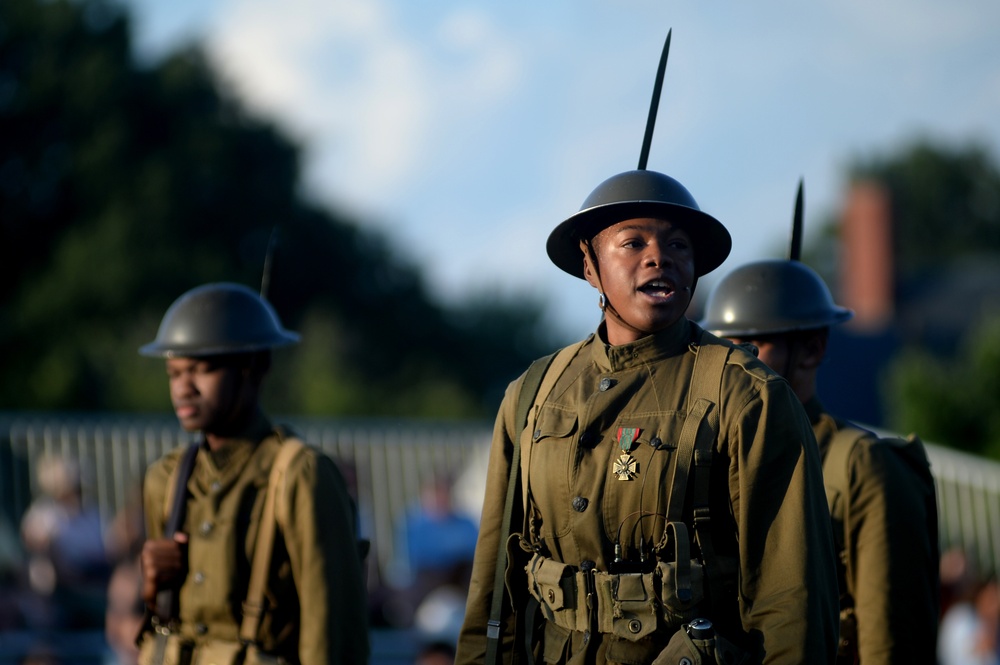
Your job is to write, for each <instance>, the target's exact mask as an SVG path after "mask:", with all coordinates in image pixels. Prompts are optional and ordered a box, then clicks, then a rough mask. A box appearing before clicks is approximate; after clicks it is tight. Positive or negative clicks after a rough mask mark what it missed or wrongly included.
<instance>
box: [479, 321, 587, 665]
mask: <svg viewBox="0 0 1000 665" xmlns="http://www.w3.org/2000/svg"><path fill="white" fill-rule="evenodd" d="M585 342H586V340H584V341H583V342H579V343H577V344H572V345H570V346H567V347H566V348H564V349H561V350H560V351H558V352H557V353H553V354H551V355H548V356H545V357H544V358H539V359H538V360H536V361H535V362H533V363H531V365H530V366H529V367H528V371H527V372H525V375H524V380H523V381H522V382H521V390H520V392H519V393H518V397H517V410H516V412H515V413H516V418H517V419H516V420H515V424H516V426H517V430H516V432H515V435H514V441H513V443H514V451H513V453H512V455H511V460H510V476H509V477H508V479H507V495H506V498H505V500H504V510H503V523H502V525H501V527H500V537H499V539H498V545H497V557H496V566H495V568H494V572H493V598H492V602H491V603H490V618H489V621H488V622H487V624H486V665H495V663H497V662H498V656H499V652H500V626H501V622H500V615H501V613H502V611H503V595H504V594H503V590H504V573H505V572H506V570H507V537H508V536H509V534H510V523H511V520H512V518H513V512H514V501H515V498H516V496H517V488H518V486H519V485H521V484H522V482H519V478H520V476H521V466H522V464H521V457H522V454H523V453H522V450H521V434H522V432H523V430H524V428H526V427H527V426H528V420H529V417H530V416H531V414H530V411H537V408H535V409H532V406H533V405H535V406H537V405H539V404H540V403H541V402H544V401H545V398H546V397H548V394H549V393H550V392H551V391H552V388H553V387H554V386H555V382H556V381H557V380H558V379H559V376H561V375H562V373H563V371H565V369H566V367H567V366H568V365H569V363H570V361H571V360H572V359H573V358H574V356H576V354H577V352H578V351H579V350H580V349H581V348H582V347H583V345H584V343H585ZM550 368H551V371H550ZM543 392H544V394H543ZM533 420H534V419H533V418H532V421H533ZM521 493H522V495H523V496H524V499H523V500H524V501H526V500H527V492H526V488H522V492H521Z"/></svg>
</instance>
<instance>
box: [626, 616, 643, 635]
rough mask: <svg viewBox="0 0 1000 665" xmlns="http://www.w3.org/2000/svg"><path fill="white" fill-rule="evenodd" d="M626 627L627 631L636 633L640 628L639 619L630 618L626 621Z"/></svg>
mask: <svg viewBox="0 0 1000 665" xmlns="http://www.w3.org/2000/svg"><path fill="white" fill-rule="evenodd" d="M628 629H629V632H632V633H638V632H639V631H640V630H642V622H641V621H639V620H638V619H632V620H631V621H629V622H628Z"/></svg>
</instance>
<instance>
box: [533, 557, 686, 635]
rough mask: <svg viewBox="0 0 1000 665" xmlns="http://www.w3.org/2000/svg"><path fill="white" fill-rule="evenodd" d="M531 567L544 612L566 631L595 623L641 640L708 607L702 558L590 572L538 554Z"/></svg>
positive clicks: (611, 632) (536, 595) (610, 631)
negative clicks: (636, 568)
mask: <svg viewBox="0 0 1000 665" xmlns="http://www.w3.org/2000/svg"><path fill="white" fill-rule="evenodd" d="M526 570H527V573H528V591H529V593H531V595H532V596H533V597H534V598H535V599H536V600H537V601H538V603H539V606H540V608H541V611H542V615H543V616H544V617H545V618H546V620H548V621H551V622H552V623H554V624H556V625H557V626H559V627H561V628H565V629H567V630H575V631H586V630H589V629H591V627H592V626H593V628H595V629H596V630H597V631H599V632H601V633H605V634H609V635H615V636H617V637H619V638H622V639H625V640H628V641H630V642H636V641H639V640H641V639H643V638H645V637H648V636H649V635H650V634H652V633H654V632H656V631H658V630H664V631H668V632H669V631H674V630H676V629H677V628H678V627H680V625H681V624H682V623H684V622H685V621H688V620H690V619H692V618H694V617H695V616H697V615H698V612H699V611H700V610H703V609H704V607H703V605H704V600H705V584H704V569H703V567H702V564H701V562H699V561H697V560H686V561H682V562H680V563H677V562H669V563H667V562H659V563H657V565H656V567H655V568H654V569H653V570H652V571H650V572H647V573H621V574H616V573H605V572H589V573H588V572H584V571H581V570H579V569H577V568H575V567H573V566H570V565H568V564H564V563H559V562H558V561H555V560H553V559H549V558H547V557H544V556H542V555H540V554H535V555H534V556H533V557H532V558H531V560H530V561H529V562H528V565H527V567H526ZM588 576H590V577H592V579H591V580H588ZM591 584H592V585H593V587H592V588H593V589H594V593H593V596H592V597H591V599H590V602H589V603H588V602H587V597H588V588H590V585H591ZM591 615H593V616H595V617H596V623H595V624H592V623H591V620H590V616H591Z"/></svg>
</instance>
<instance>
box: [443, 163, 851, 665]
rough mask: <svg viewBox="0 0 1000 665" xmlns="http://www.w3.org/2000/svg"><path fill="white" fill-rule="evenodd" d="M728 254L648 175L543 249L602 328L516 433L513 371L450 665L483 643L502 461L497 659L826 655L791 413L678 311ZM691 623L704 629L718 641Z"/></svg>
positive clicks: (706, 222)
mask: <svg viewBox="0 0 1000 665" xmlns="http://www.w3.org/2000/svg"><path fill="white" fill-rule="evenodd" d="M730 246H731V240H730V236H729V233H728V231H726V229H725V228H724V227H723V226H722V224H720V223H719V222H718V221H717V220H715V219H714V218H712V217H711V216H709V215H707V214H705V213H703V212H701V211H700V210H699V208H698V206H697V204H696V203H695V201H694V199H693V198H692V196H691V195H690V193H689V192H688V191H687V190H686V189H685V188H684V187H683V186H682V185H681V184H680V183H678V182H677V181H676V180H674V179H672V178H670V177H669V176H666V175H663V174H661V173H656V172H653V171H647V170H637V171H630V172H627V173H623V174H619V175H617V176H614V177H612V178H610V179H608V180H607V181H605V182H604V183H602V184H601V185H599V186H598V188H597V189H595V190H594V192H593V193H592V194H591V195H590V197H589V198H588V199H587V200H586V201H585V202H584V205H583V207H582V209H581V211H580V212H578V213H577V214H575V215H573V216H572V217H570V218H569V219H568V220H567V221H565V222H564V223H562V224H561V225H559V226H558V227H557V228H556V229H555V230H554V231H553V233H552V234H551V236H550V237H549V240H548V246H547V249H548V254H549V257H550V258H551V259H552V260H553V262H554V263H555V264H556V265H557V266H558V267H559V268H561V269H562V270H564V271H566V272H568V273H569V274H571V275H573V276H575V277H579V278H585V279H586V280H587V281H588V282H590V283H591V284H592V285H593V286H594V287H595V288H596V289H597V291H598V292H599V302H600V305H601V308H602V309H603V310H604V321H603V322H602V323H601V325H600V326H599V328H598V330H597V332H596V334H594V335H591V336H590V337H589V338H588V339H586V340H585V341H584V342H583V343H582V345H580V346H579V348H578V349H577V350H576V352H575V355H573V356H572V359H571V360H570V361H569V364H568V366H566V367H565V369H564V370H563V371H562V373H561V375H559V376H558V379H557V380H556V381H555V384H554V387H552V389H551V391H550V392H548V394H547V397H545V398H544V399H543V400H542V403H541V404H540V405H538V407H537V408H533V409H532V411H531V413H530V414H529V420H531V421H532V422H533V423H534V425H533V426H532V427H531V428H529V429H528V430H525V432H526V436H524V437H522V430H524V423H523V422H518V417H517V415H516V412H517V410H518V403H519V401H520V399H521V396H520V392H521V388H522V385H523V382H524V381H525V377H524V376H522V377H521V378H520V379H518V380H516V381H514V382H513V383H512V384H511V385H510V386H509V388H508V389H507V393H506V396H505V398H504V401H503V404H502V406H501V408H500V412H499V415H498V417H497V421H496V426H495V429H494V435H493V443H492V452H491V457H490V465H489V472H488V478H487V485H486V501H485V507H484V509H483V515H482V523H481V531H480V539H479V543H478V546H477V550H476V557H475V563H474V569H473V574H472V584H471V591H470V595H469V599H468V604H467V610H466V618H465V623H464V626H463V629H462V633H461V636H460V639H459V644H458V657H457V662H458V663H462V664H464V663H482V662H484V659H485V658H486V655H485V654H486V653H487V650H488V648H491V647H490V646H489V644H490V642H489V636H490V633H491V630H490V628H491V626H490V625H489V623H490V621H489V614H490V607H491V603H492V602H493V596H494V582H493V580H494V573H495V567H496V565H497V552H498V546H499V539H501V538H505V537H506V535H507V534H505V533H503V528H502V523H503V513H504V499H505V496H506V494H507V483H508V474H509V472H510V469H511V465H512V464H515V465H516V464H520V468H521V473H523V474H525V475H526V479H525V481H523V484H522V485H521V486H515V485H512V486H513V487H514V488H515V490H516V491H517V496H518V498H517V499H516V500H514V501H513V518H512V520H511V531H512V532H513V533H514V535H513V536H511V540H510V544H509V545H508V548H509V550H510V551H511V557H510V564H509V567H508V569H507V579H506V586H505V588H503V589H502V591H501V593H503V594H504V598H503V602H504V611H503V613H502V617H501V626H500V630H499V633H500V636H499V639H500V643H501V646H500V650H501V652H502V658H503V661H504V662H511V658H512V655H513V660H514V662H523V661H521V659H520V658H519V654H520V652H521V650H522V647H523V645H524V644H525V642H526V641H527V642H529V643H530V648H531V650H532V651H533V652H534V657H535V659H536V661H539V662H545V663H627V664H629V665H641V664H646V663H654V662H655V663H656V664H657V665H659V664H661V663H684V662H687V663H692V662H706V663H709V662H713V660H712V658H718V659H719V660H723V661H725V662H732V663H737V662H745V663H757V662H765V663H789V664H791V663H795V664H801V663H826V662H829V661H831V660H832V658H833V655H834V653H835V651H836V639H837V612H838V607H837V582H836V568H835V563H834V561H833V543H832V541H831V535H830V529H829V526H828V521H829V513H828V511H827V508H826V502H825V499H824V495H823V486H822V477H821V471H820V464H819V457H818V454H817V450H816V447H815V442H814V440H813V436H812V432H811V430H810V428H809V423H808V420H807V419H806V416H805V413H804V412H803V410H802V408H801V406H800V404H799V403H798V400H797V399H796V397H795V394H794V393H793V392H792V391H791V390H790V389H789V386H788V384H787V383H786V382H785V381H783V380H782V379H781V378H780V377H778V376H777V375H776V374H775V373H773V372H772V371H770V370H769V369H767V368H766V367H765V366H764V365H763V364H762V363H761V362H760V361H758V360H757V359H756V358H754V357H753V355H751V354H750V353H748V352H746V351H745V350H743V349H741V348H739V347H735V346H733V345H732V344H730V343H729V342H726V341H722V340H719V339H717V338H715V337H713V336H712V335H709V334H703V333H702V331H701V330H700V329H699V328H698V327H697V326H696V325H695V324H693V323H692V322H690V321H689V320H688V319H687V318H685V316H684V313H685V311H686V310H687V308H688V305H689V303H690V300H691V296H692V291H693V289H694V287H695V284H696V282H697V278H698V277H699V276H701V275H704V274H705V273H707V272H709V271H711V270H713V269H715V268H716V267H717V266H718V265H719V264H721V263H722V261H723V260H725V258H726V256H727V255H728V253H729V250H730ZM713 358H714V359H716V360H715V361H714V362H713V360H711V359H713ZM553 362H555V361H553ZM550 369H551V368H550ZM546 378H548V376H546ZM703 385H708V386H709V387H710V389H709V390H708V391H707V392H708V399H695V398H694V396H695V395H701V394H703V393H705V391H704V390H703V389H701V388H699V386H703ZM516 441H520V442H523V444H522V447H521V449H520V452H519V455H518V457H517V458H515V457H514V454H515V453H514V444H515V442H516ZM693 441H696V444H693V443H692V442H693ZM692 446H696V448H693V447H692ZM522 488H523V489H522ZM536 605H537V607H538V610H537V613H536V611H535V610H534V609H533V608H534V607H535V606H536ZM536 615H537V616H538V617H541V618H542V619H541V621H540V622H537V625H536V622H535V621H533V618H534V617H535V616H536ZM695 619H707V620H709V621H710V622H711V624H714V632H715V635H716V636H717V639H716V642H715V646H714V647H713V646H712V645H711V644H707V643H706V642H704V641H701V640H700V639H699V638H700V637H703V636H707V635H709V634H710V633H709V632H706V631H705V630H703V627H704V626H707V625H709V624H707V622H702V621H695ZM684 643H689V644H688V647H691V644H694V645H695V646H696V647H697V651H698V654H700V655H698V654H695V653H693V652H691V651H684V648H685V647H684ZM668 644H669V645H670V646H669V647H668ZM702 651H704V653H702ZM699 659H702V660H699Z"/></svg>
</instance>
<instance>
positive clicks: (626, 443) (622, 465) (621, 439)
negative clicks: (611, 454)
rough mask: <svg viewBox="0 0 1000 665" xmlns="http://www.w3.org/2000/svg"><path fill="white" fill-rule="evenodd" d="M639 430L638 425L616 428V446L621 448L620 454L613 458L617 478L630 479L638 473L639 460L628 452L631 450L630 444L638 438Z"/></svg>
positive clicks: (633, 443)
mask: <svg viewBox="0 0 1000 665" xmlns="http://www.w3.org/2000/svg"><path fill="white" fill-rule="evenodd" d="M640 431H641V430H640V429H639V428H638V427H619V428H618V447H619V448H621V449H622V454H621V456H620V457H619V458H618V459H616V460H615V465H614V469H613V471H614V474H615V477H617V478H618V480H632V479H633V478H635V477H636V475H638V473H639V462H637V461H636V460H635V458H634V457H632V456H631V455H630V454H629V453H630V452H632V446H633V445H635V440H636V439H638V438H639V432H640Z"/></svg>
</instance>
